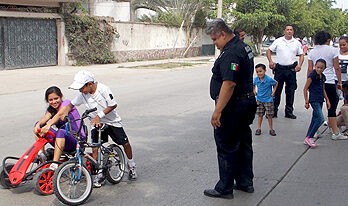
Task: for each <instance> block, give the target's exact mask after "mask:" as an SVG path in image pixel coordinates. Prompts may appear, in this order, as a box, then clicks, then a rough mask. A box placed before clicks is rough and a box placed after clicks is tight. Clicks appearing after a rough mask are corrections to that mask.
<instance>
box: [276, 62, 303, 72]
mask: <svg viewBox="0 0 348 206" xmlns="http://www.w3.org/2000/svg"><path fill="white" fill-rule="evenodd" d="M297 64H298V63H297V61H296V62H294V63H293V64H290V65H280V64H278V63H277V64H276V69H279V70H291V71H295V67H296V66H297Z"/></svg>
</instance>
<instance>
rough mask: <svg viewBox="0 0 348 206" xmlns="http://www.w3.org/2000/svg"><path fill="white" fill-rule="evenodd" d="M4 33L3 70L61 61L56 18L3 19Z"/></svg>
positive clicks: (1, 46) (0, 58) (0, 50)
mask: <svg viewBox="0 0 348 206" xmlns="http://www.w3.org/2000/svg"><path fill="white" fill-rule="evenodd" d="M0 34H1V41H0V69H15V68H25V67H36V66H49V65H56V64H57V27H56V21H55V20H52V19H28V18H0Z"/></svg>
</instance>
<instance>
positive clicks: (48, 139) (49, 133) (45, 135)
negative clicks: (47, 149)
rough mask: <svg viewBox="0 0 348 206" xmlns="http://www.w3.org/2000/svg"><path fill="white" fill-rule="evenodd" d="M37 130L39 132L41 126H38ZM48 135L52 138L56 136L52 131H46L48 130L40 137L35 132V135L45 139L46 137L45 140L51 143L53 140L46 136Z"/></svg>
mask: <svg viewBox="0 0 348 206" xmlns="http://www.w3.org/2000/svg"><path fill="white" fill-rule="evenodd" d="M37 131H38V132H41V128H38V129H37ZM48 135H51V136H52V137H53V138H55V137H56V135H55V134H54V133H53V132H51V131H48V132H47V133H46V134H44V135H43V136H42V137H41V136H40V135H39V134H37V136H38V137H39V138H45V139H47V141H48V142H49V143H52V142H53V139H50V138H48Z"/></svg>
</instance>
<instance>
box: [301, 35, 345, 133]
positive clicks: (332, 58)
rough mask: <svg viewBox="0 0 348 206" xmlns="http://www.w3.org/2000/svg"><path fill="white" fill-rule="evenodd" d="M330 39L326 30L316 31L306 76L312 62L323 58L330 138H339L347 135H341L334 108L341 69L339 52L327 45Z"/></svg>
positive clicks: (340, 87)
mask: <svg viewBox="0 0 348 206" xmlns="http://www.w3.org/2000/svg"><path fill="white" fill-rule="evenodd" d="M330 41H331V35H330V34H329V33H328V32H326V31H318V32H316V34H315V36H314V44H315V47H314V49H312V50H311V51H310V52H309V55H308V71H307V76H308V75H309V74H310V73H311V72H312V71H313V69H314V62H317V60H318V59H324V60H325V61H326V69H325V70H324V72H323V74H324V75H325V77H326V81H325V92H326V94H327V97H328V98H329V100H330V104H331V107H330V108H328V110H327V115H328V120H329V126H330V127H331V129H332V136H331V139H332V140H341V139H347V138H348V137H346V136H344V135H342V134H341V133H340V132H339V130H338V127H337V116H336V109H337V105H338V100H339V97H338V95H337V88H338V89H339V90H341V89H342V81H341V70H340V67H339V63H338V55H339V52H338V50H337V49H336V48H334V47H332V46H329V44H330ZM336 84H337V85H336ZM336 87H337V88H336ZM317 134H319V132H317ZM316 136H317V135H316Z"/></svg>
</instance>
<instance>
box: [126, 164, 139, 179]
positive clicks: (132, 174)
mask: <svg viewBox="0 0 348 206" xmlns="http://www.w3.org/2000/svg"><path fill="white" fill-rule="evenodd" d="M128 170H129V174H128V179H130V180H135V179H137V177H138V176H137V172H136V165H135V163H134V164H133V165H132V166H130V164H129V162H128Z"/></svg>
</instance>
